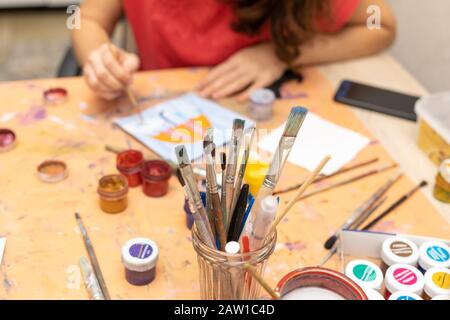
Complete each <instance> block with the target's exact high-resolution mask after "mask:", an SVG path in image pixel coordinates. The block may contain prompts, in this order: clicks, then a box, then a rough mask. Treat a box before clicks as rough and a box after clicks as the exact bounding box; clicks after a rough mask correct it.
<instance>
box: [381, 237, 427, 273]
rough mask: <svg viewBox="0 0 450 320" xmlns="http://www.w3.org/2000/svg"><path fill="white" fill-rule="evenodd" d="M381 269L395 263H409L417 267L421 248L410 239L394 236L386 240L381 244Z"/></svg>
mask: <svg viewBox="0 0 450 320" xmlns="http://www.w3.org/2000/svg"><path fill="white" fill-rule="evenodd" d="M381 260H382V261H383V263H382V265H381V270H382V271H383V272H386V270H387V269H388V268H389V267H390V266H392V265H394V264H399V263H402V264H409V265H411V266H414V267H416V266H417V261H418V260H419V248H418V247H417V245H416V244H415V243H414V242H412V241H411V240H409V239H406V238H403V237H392V238H389V239H386V240H384V242H383V245H382V246H381Z"/></svg>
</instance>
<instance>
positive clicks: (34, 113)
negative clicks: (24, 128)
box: [20, 106, 47, 125]
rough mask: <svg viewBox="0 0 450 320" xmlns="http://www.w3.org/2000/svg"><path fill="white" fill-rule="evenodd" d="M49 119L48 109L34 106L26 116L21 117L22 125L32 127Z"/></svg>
mask: <svg viewBox="0 0 450 320" xmlns="http://www.w3.org/2000/svg"><path fill="white" fill-rule="evenodd" d="M45 118H47V109H45V107H43V106H33V107H31V108H30V109H29V110H28V111H27V112H26V113H25V114H21V115H20V124H21V125H30V124H32V123H35V122H39V121H41V120H44V119H45Z"/></svg>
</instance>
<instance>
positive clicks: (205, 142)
mask: <svg viewBox="0 0 450 320" xmlns="http://www.w3.org/2000/svg"><path fill="white" fill-rule="evenodd" d="M212 143H213V130H212V129H208V130H207V132H206V135H205V139H204V140H203V153H204V157H205V160H206V156H207V153H208V152H207V148H208V147H209V146H210V145H211V144H212ZM214 152H215V148H214ZM209 156H211V150H210V151H209ZM211 164H212V158H211ZM206 166H208V161H207V160H206ZM210 180H211V179H210V178H208V169H207V170H206V183H205V187H206V212H207V213H208V217H209V222H210V223H211V229H213V234H214V235H215V234H216V232H215V228H214V217H213V216H212V214H211V193H210V192H209V191H208V190H209V183H210Z"/></svg>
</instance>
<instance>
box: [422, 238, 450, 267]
mask: <svg viewBox="0 0 450 320" xmlns="http://www.w3.org/2000/svg"><path fill="white" fill-rule="evenodd" d="M433 267H443V268H449V267H450V247H449V246H448V245H446V244H445V243H443V242H440V241H427V242H424V243H422V245H421V246H420V249H419V269H420V271H422V272H423V273H425V272H426V271H427V270H428V269H430V268H433Z"/></svg>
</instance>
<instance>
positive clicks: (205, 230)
mask: <svg viewBox="0 0 450 320" xmlns="http://www.w3.org/2000/svg"><path fill="white" fill-rule="evenodd" d="M175 154H176V156H177V160H178V163H179V168H180V172H181V175H182V177H183V180H184V182H185V183H186V186H187V188H186V190H187V191H188V194H189V198H190V199H191V201H192V203H193V204H194V205H195V211H194V212H193V214H194V219H195V222H196V223H195V225H196V226H197V230H198V232H199V234H200V237H201V238H202V240H203V241H204V242H205V243H206V245H208V246H209V247H211V248H214V249H215V248H216V245H215V238H214V236H213V233H212V229H211V225H210V224H209V219H208V215H207V213H206V210H205V207H204V206H203V202H202V199H201V198H200V193H199V192H198V187H197V182H196V180H195V177H194V172H193V171H192V165H191V161H190V160H189V156H188V154H187V150H186V148H185V147H184V146H178V147H176V148H175Z"/></svg>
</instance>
